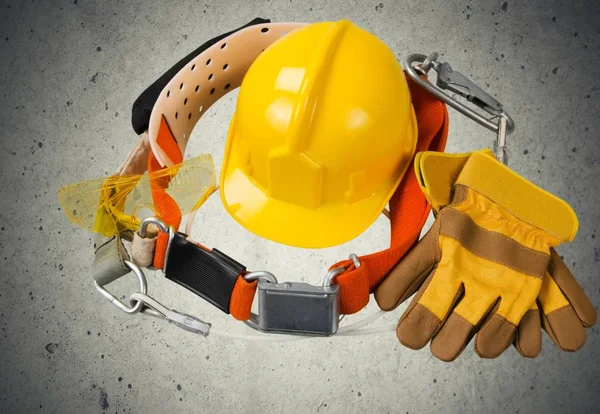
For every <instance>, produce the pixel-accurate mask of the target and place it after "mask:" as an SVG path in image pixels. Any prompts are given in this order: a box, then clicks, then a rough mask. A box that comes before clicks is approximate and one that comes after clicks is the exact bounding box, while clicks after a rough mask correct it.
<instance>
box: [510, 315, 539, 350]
mask: <svg viewBox="0 0 600 414" xmlns="http://www.w3.org/2000/svg"><path fill="white" fill-rule="evenodd" d="M513 345H514V347H515V348H516V349H517V351H518V352H519V353H520V354H521V355H522V356H524V357H525V358H535V357H536V356H538V355H539V354H540V352H541V351H542V322H541V318H540V310H539V309H538V307H537V305H534V306H532V308H531V309H529V310H528V311H527V312H526V313H525V315H523V319H521V322H519V326H518V327H517V332H516V335H515V341H514V342H513Z"/></svg>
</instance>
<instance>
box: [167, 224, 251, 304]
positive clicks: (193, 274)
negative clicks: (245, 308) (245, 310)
mask: <svg viewBox="0 0 600 414" xmlns="http://www.w3.org/2000/svg"><path fill="white" fill-rule="evenodd" d="M245 271H246V266H244V265H242V264H240V263H238V262H236V261H235V260H233V259H232V258H231V257H229V256H227V255H226V254H223V253H221V252H220V251H218V250H217V249H212V250H211V251H207V250H205V249H203V248H202V247H200V246H198V245H196V244H194V243H192V242H190V241H188V240H186V235H185V234H182V233H176V234H175V237H173V240H172V241H171V245H170V246H169V256H168V257H167V268H166V269H165V276H166V277H167V279H169V280H172V281H173V282H175V283H178V284H180V285H181V286H183V287H185V288H186V289H189V290H190V291H192V292H194V293H195V294H196V295H198V296H200V297H202V298H203V299H205V300H207V301H208V302H210V303H211V304H213V305H214V306H216V307H217V308H219V309H221V310H222V311H223V312H225V313H229V301H230V300H231V294H232V292H233V288H234V286H235V283H236V281H237V278H238V276H239V275H240V274H242V273H244V272H245Z"/></svg>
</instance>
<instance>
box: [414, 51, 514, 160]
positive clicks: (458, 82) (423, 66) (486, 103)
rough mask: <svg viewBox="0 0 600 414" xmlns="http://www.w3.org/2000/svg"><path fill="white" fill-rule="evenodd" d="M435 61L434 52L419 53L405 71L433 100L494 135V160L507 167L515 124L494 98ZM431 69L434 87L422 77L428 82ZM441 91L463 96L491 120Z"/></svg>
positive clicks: (447, 66)
mask: <svg viewBox="0 0 600 414" xmlns="http://www.w3.org/2000/svg"><path fill="white" fill-rule="evenodd" d="M437 59H438V54H437V53H436V52H434V53H431V54H430V55H429V56H425V55H422V54H419V53H414V54H411V55H409V56H408V58H407V59H406V62H405V70H406V72H407V73H408V76H410V78H411V79H412V80H413V81H415V82H416V83H418V84H419V85H420V86H421V87H423V88H424V89H425V90H427V91H428V92H429V93H431V94H432V95H433V96H435V97H436V98H438V99H440V100H441V101H443V102H445V103H447V104H448V105H449V106H451V107H452V108H454V109H456V110H457V111H459V112H460V113H462V114H463V115H465V116H467V117H468V118H471V119H472V120H474V121H475V122H477V123H478V124H480V125H482V126H484V127H486V128H487V129H489V130H490V131H493V132H494V133H496V134H497V138H496V143H495V148H498V151H495V152H496V157H497V158H498V160H500V161H501V162H503V163H505V164H506V160H507V158H508V157H507V156H506V136H507V135H508V134H510V133H512V132H513V130H514V129H515V123H514V121H513V120H512V118H511V117H510V115H508V113H507V112H506V111H505V110H504V108H503V106H502V104H501V103H500V102H499V101H498V100H496V99H495V98H493V97H492V96H491V95H490V94H488V93H487V92H485V91H484V90H483V89H481V88H480V87H479V86H477V85H476V84H475V83H473V82H472V81H471V80H469V79H468V78H467V77H466V76H464V75H463V74H462V73H460V72H457V71H455V70H453V69H452V67H451V66H450V64H449V63H447V62H444V63H441V62H439V61H438V60H437ZM415 63H420V65H418V66H415ZM430 69H433V70H435V71H436V72H437V81H436V85H433V84H432V83H430V82H428V81H427V80H426V79H423V78H422V77H421V76H424V77H425V78H427V75H428V73H429V71H430ZM443 90H449V91H451V92H454V93H456V94H458V95H460V96H462V97H463V98H465V99H466V100H467V101H469V102H471V103H473V104H474V105H475V106H477V107H478V108H481V109H483V110H484V111H486V112H487V113H489V114H490V115H492V116H491V117H490V118H486V117H485V116H483V115H481V114H480V113H477V112H475V111H474V110H473V109H471V108H469V107H468V106H466V105H464V104H463V103H461V102H459V101H458V100H456V99H455V98H454V97H452V96H450V95H448V94H446V93H444V92H442V91H443Z"/></svg>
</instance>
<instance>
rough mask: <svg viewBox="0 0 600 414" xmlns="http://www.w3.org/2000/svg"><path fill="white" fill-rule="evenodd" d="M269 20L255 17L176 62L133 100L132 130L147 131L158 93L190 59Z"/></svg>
mask: <svg viewBox="0 0 600 414" xmlns="http://www.w3.org/2000/svg"><path fill="white" fill-rule="evenodd" d="M270 22H271V20H268V19H262V18H260V17H257V18H256V19H254V20H252V21H251V22H250V23H248V24H246V25H244V26H242V27H239V28H237V29H235V30H232V31H230V32H228V33H224V34H222V35H220V36H217V37H215V38H213V39H211V40H209V41H207V42H206V43H204V44H203V45H202V46H200V47H199V48H197V49H196V50H194V51H193V52H192V53H190V54H189V55H187V56H186V57H184V58H183V59H181V60H180V61H179V62H177V63H176V64H175V65H173V67H171V69H169V70H168V71H166V72H165V73H164V74H163V75H162V76H161V77H160V78H158V79H157V80H156V81H155V82H154V83H153V84H152V85H150V86H149V87H148V88H147V89H146V90H145V91H144V92H142V94H141V95H140V96H139V97H138V98H137V99H136V100H135V102H134V103H133V107H132V108H131V125H132V126H133V130H134V131H135V133H136V134H138V135H139V134H141V133H142V132H144V131H146V130H148V125H149V123H150V114H151V113H152V108H153V107H154V104H155V103H156V100H157V99H158V96H159V95H160V92H161V91H162V90H163V89H164V87H165V86H167V83H169V81H170V80H171V79H172V78H173V77H174V76H175V75H176V74H177V73H178V72H179V71H180V70H181V69H182V68H183V67H184V66H185V65H187V64H188V63H189V62H190V61H191V60H192V59H194V58H195V57H196V56H198V55H199V54H200V53H202V52H204V51H205V50H206V49H208V48H209V47H211V46H212V45H214V44H215V43H217V42H218V41H220V40H222V39H224V38H226V37H227V36H229V35H231V34H233V33H235V32H237V31H240V30H242V29H245V28H246V27H249V26H254V25H257V24H264V23H270Z"/></svg>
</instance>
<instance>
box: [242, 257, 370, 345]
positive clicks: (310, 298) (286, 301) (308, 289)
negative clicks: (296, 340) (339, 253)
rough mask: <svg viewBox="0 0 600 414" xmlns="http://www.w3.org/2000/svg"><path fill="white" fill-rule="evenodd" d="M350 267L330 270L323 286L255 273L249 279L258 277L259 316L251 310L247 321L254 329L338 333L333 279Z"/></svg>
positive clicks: (336, 288)
mask: <svg viewBox="0 0 600 414" xmlns="http://www.w3.org/2000/svg"><path fill="white" fill-rule="evenodd" d="M349 258H350V259H351V260H352V262H353V264H354V267H355V268H357V269H358V268H359V267H360V266H361V263H360V260H359V258H358V256H357V255H355V254H354V253H352V254H351V255H350V256H349ZM347 268H348V267H347V266H340V267H334V268H333V269H330V270H329V271H328V272H327V274H326V275H325V277H324V278H323V282H322V283H321V285H320V286H315V285H310V284H308V283H297V282H284V283H279V282H278V281H277V278H276V277H275V276H274V275H273V274H272V273H269V272H264V271H260V272H252V273H248V274H246V275H245V276H244V279H245V280H247V281H253V280H258V281H259V282H258V309H259V312H258V315H257V314H254V313H252V314H251V316H250V320H248V321H244V323H245V324H246V325H247V326H249V327H251V328H252V329H254V330H257V331H261V332H268V333H284V334H295V335H323V336H329V335H333V334H335V333H336V332H337V329H338V324H339V321H340V304H339V286H338V285H334V284H333V281H334V279H335V278H336V277H337V276H339V275H341V274H342V273H344V272H345V271H346V269H347Z"/></svg>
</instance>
